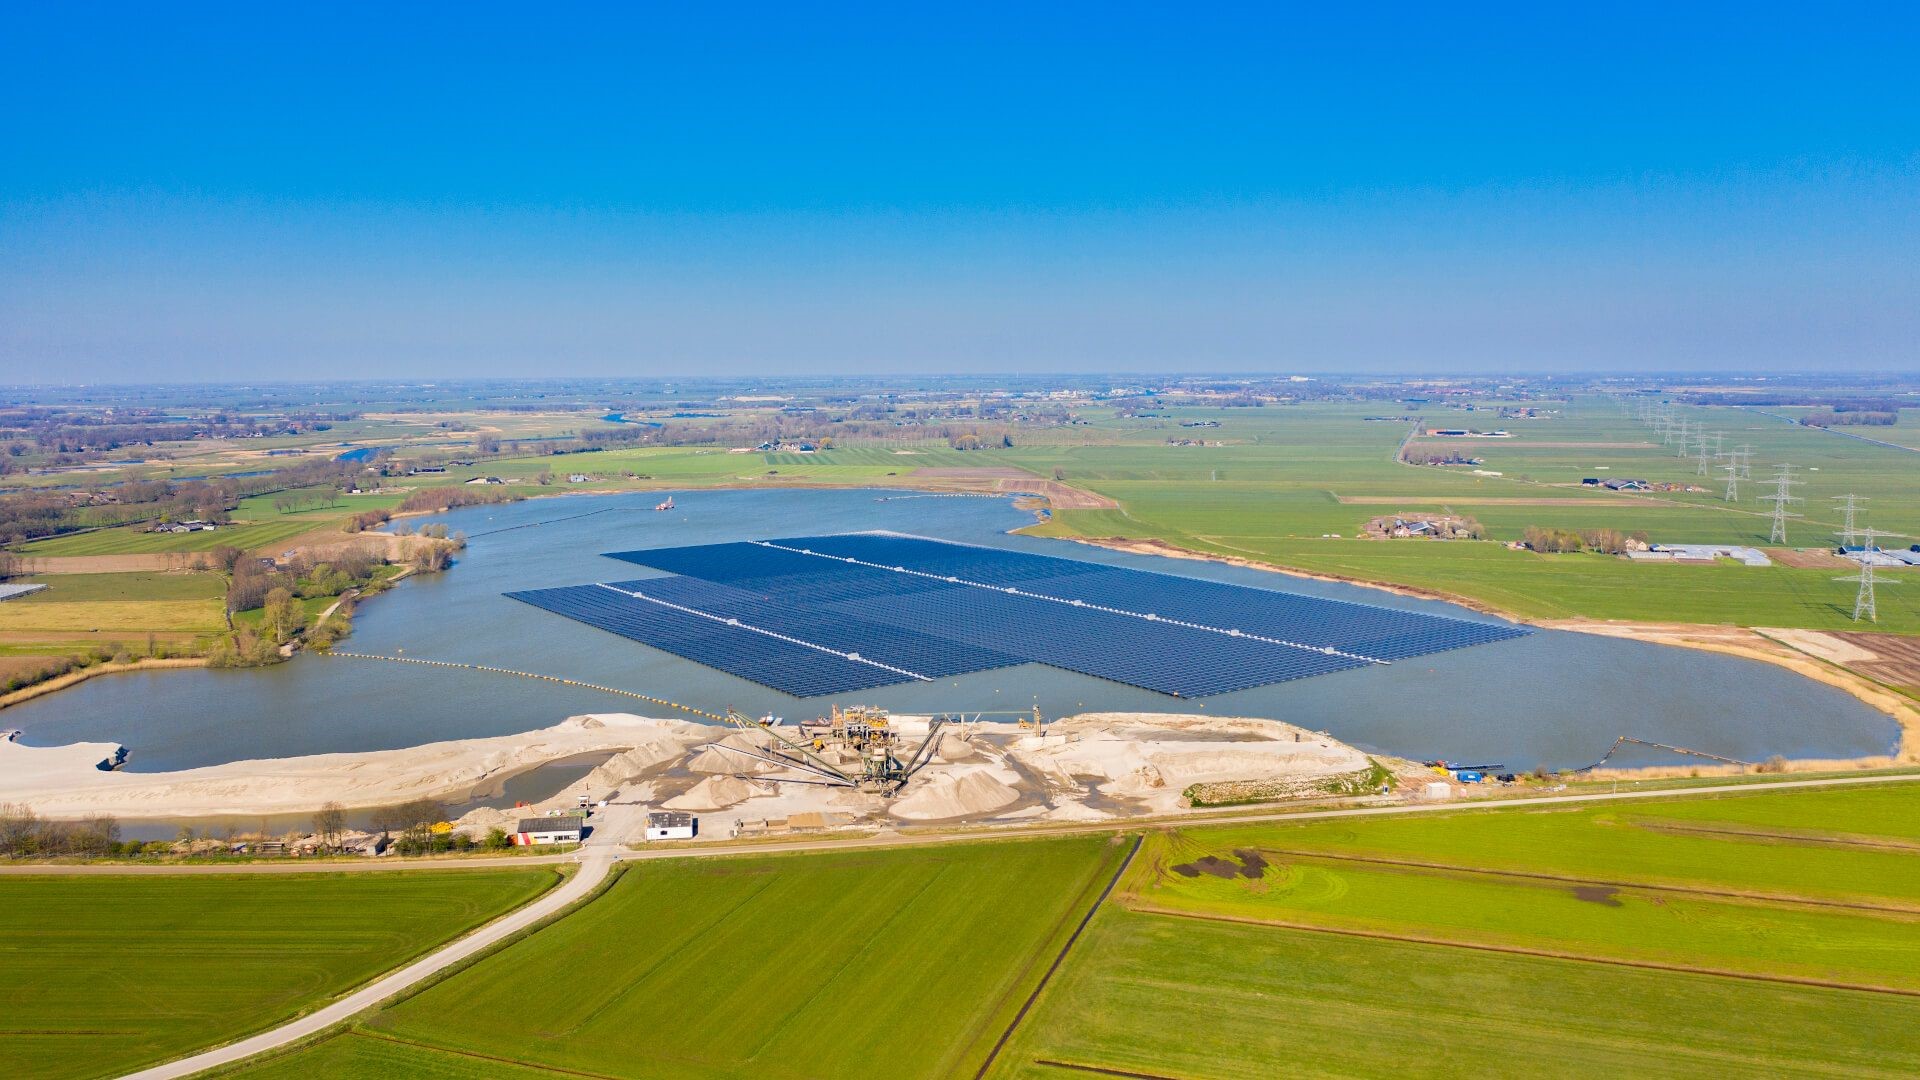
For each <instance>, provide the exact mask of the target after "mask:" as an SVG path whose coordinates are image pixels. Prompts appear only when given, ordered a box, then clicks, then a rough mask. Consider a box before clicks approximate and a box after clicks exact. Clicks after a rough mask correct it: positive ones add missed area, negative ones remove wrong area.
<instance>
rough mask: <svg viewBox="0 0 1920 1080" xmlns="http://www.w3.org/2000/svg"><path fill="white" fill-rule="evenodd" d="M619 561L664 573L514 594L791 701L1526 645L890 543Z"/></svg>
mask: <svg viewBox="0 0 1920 1080" xmlns="http://www.w3.org/2000/svg"><path fill="white" fill-rule="evenodd" d="M612 557H613V558H617V559H622V560H624V561H627V562H632V563H638V564H640V565H643V566H649V567H652V568H654V569H657V570H662V571H666V572H668V573H669V574H670V575H672V576H668V577H659V578H647V579H640V580H633V581H623V582H612V583H605V584H599V585H583V586H574V587H570V588H564V589H542V590H536V591H533V592H525V593H509V594H508V595H509V596H512V597H513V598H515V599H518V600H523V601H526V602H527V603H530V604H534V605H535V606H538V607H542V608H545V609H546V610H549V611H554V612H556V613H558V614H561V615H565V616H567V617H569V618H573V619H577V620H579V621H581V622H585V623H588V624H590V625H594V626H598V627H600V628H602V629H605V630H608V631H610V632H612V633H616V634H620V635H622V636H625V637H628V638H631V639H632V640H635V641H640V642H643V643H645V644H647V645H651V646H653V647H656V648H660V649H663V650H666V651H668V652H672V653H675V654H677V655H680V656H683V657H686V658H687V659H690V660H694V661H696V662H698V663H702V664H706V665H708V666H710V667H715V668H719V669H720V670H723V671H727V672H730V673H732V674H735V675H739V676H740V677H742V678H746V679H751V680H753V681H755V682H759V683H762V684H763V685H766V686H771V687H773V688H775V689H777V690H781V691H784V692H786V693H790V694H794V695H796V696H801V697H811V696H816V695H821V694H832V693H840V692H845V691H849V690H857V689H866V688H870V687H875V686H884V685H888V684H890V683H897V682H908V681H916V680H927V679H936V678H944V677H948V676H952V675H959V674H964V673H968V672H974V671H982V670H987V669H990V668H995V667H1004V666H1008V665H1012V664H1021V663H1028V662H1038V663H1043V664H1048V665H1051V666H1053V667H1058V668H1062V669H1065V670H1069V671H1077V672H1080V673H1082V674H1086V675H1092V676H1096V677H1099V678H1104V679H1110V680H1113V681H1116V682H1121V683H1126V684H1128V685H1131V686H1138V687H1143V688H1145V689H1149V690H1155V691H1159V692H1161V693H1165V694H1172V695H1176V696H1181V697H1202V696H1207V695H1212V694H1220V693H1226V692H1229V691H1233V690H1243V689H1248V688H1251V687H1255V686H1264V685H1267V684H1270V683H1276V682H1284V681H1287V680H1289V679H1300V678H1308V677H1311V676H1314V675H1324V674H1327V673H1330V672H1335V671H1343V670H1349V669H1352V668H1359V667H1367V666H1370V665H1375V664H1384V663H1390V662H1392V661H1395V660H1402V659H1406V658H1408V657H1412V656H1421V655H1426V654H1429V653H1434V652H1441V651H1445V650H1448V649H1457V648H1464V647H1467V646H1471V645H1478V644H1485V643H1487V642H1492V641H1499V640H1503V639H1506V638H1511V637H1517V636H1520V635H1522V634H1525V633H1528V632H1529V631H1527V630H1526V629H1525V628H1522V627H1516V626H1512V625H1510V624H1505V623H1494V622H1477V621H1472V620H1466V619H1456V618H1448V617H1444V616H1437V615H1430V614H1427V613H1425V612H1415V611H1406V610H1403V609H1399V608H1388V607H1381V606H1377V605H1371V604H1357V603H1352V602H1349V601H1342V600H1329V599H1326V598H1323V597H1316V596H1304V595H1300V594H1296V593H1285V592H1277V591H1274V590H1269V589H1256V588H1249V587H1246V586H1241V585H1229V584H1225V583H1222V582H1215V581H1204V580H1199V579H1194V578H1186V577H1179V576H1177V575H1172V574H1161V573H1154V572H1150V571H1141V570H1133V569H1129V568H1124V567H1114V566H1108V565H1104V564H1100V563H1090V562H1081V561H1078V560H1074V559H1062V558H1055V557H1052V556H1046V555H1034V554H1030V553H1027V552H1021V551H1007V550H1001V549H997V548H985V547H976V546H971V545H965V544H954V543H949V542H946V541H940V540H931V539H927V538H924V537H913V536H902V535H898V534H891V533H856V534H848V535H840V536H812V537H799V538H796V539H790V540H777V541H751V542H744V543H731V544H703V545H697V546H690V547H678V548H661V549H655V550H650V551H626V552H617V553H615V554H614V555H613V556H612Z"/></svg>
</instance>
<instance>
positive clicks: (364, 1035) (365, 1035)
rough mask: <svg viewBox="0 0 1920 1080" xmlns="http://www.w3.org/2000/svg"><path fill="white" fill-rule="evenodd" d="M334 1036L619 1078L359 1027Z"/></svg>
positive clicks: (596, 1079)
mask: <svg viewBox="0 0 1920 1080" xmlns="http://www.w3.org/2000/svg"><path fill="white" fill-rule="evenodd" d="M334 1038H336V1039H340V1038H346V1039H372V1040H374V1041H375V1042H384V1043H393V1044H394V1045H396V1046H411V1047H414V1048H415V1049H419V1050H426V1051H429V1052H431V1053H435V1054H447V1055H449V1056H451V1057H463V1058H475V1059H477V1060H480V1061H492V1062H497V1063H498V1064H501V1065H517V1066H519V1067H520V1068H523V1069H532V1070H533V1071H535V1072H548V1073H555V1074H558V1075H561V1076H584V1077H588V1078H589V1080H620V1078H619V1077H617V1076H611V1075H609V1074H607V1073H597V1072H587V1071H586V1070H584V1069H569V1068H567V1067H566V1066H564V1065H543V1064H541V1063H539V1062H537V1061H521V1060H520V1059H519V1058H510V1057H498V1056H496V1055H493V1054H482V1053H480V1052H479V1051H477V1050H455V1049H453V1048H451V1047H447V1046H435V1045H433V1044H432V1043H423V1042H414V1041H413V1040H412V1039H400V1038H395V1037H394V1036H392V1035H382V1034H379V1033H377V1032H372V1031H366V1030H363V1029H361V1028H348V1029H347V1030H345V1031H343V1032H341V1033H340V1034H338V1035H336V1036H334Z"/></svg>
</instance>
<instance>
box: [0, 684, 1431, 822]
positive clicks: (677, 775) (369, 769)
mask: <svg viewBox="0 0 1920 1080" xmlns="http://www.w3.org/2000/svg"><path fill="white" fill-rule="evenodd" d="M890 723H891V725H892V730H894V731H895V732H896V733H897V736H898V738H899V740H900V742H899V746H898V752H899V753H900V754H901V756H902V757H903V758H907V757H909V756H910V755H911V754H912V753H913V752H914V751H915V750H917V749H918V748H919V747H920V746H921V744H923V743H925V742H927V740H928V739H929V738H930V737H931V738H932V739H933V741H934V744H933V746H931V747H928V749H929V751H930V754H929V761H928V763H927V764H926V765H925V767H923V768H922V769H921V770H920V771H918V772H916V773H914V774H913V776H912V778H911V779H910V780H909V781H908V783H907V786H906V787H905V788H904V789H902V790H901V791H900V793H899V794H897V795H896V796H894V797H892V798H885V797H882V796H880V795H877V794H872V793H868V792H862V791H858V790H854V789H851V788H845V787H830V786H823V785H821V784H820V783H819V782H818V776H817V775H816V774H809V773H806V772H802V771H800V770H797V769H791V768H786V767H783V766H781V765H779V764H777V763H772V762H769V761H766V760H756V759H755V757H753V756H751V755H750V754H743V753H740V752H739V751H742V750H745V751H752V752H755V753H759V754H761V755H762V757H763V758H764V757H765V756H767V755H768V754H771V755H774V756H778V755H779V754H781V753H783V752H784V751H783V747H782V746H781V745H780V744H779V743H777V742H776V741H775V739H774V737H773V736H772V735H771V734H769V733H768V732H766V731H762V730H758V729H748V730H736V729H732V728H726V727H720V726H716V725H709V724H698V723H694V722H691V721H685V720H670V719H650V718H647V717H640V716H634V715H631V714H627V713H593V714H589V715H585V716H575V717H572V718H570V719H568V720H566V721H565V722H563V723H560V724H557V725H555V726H553V727H550V728H543V729H540V730H538V731H530V732H525V733H522V734H519V735H506V736H500V737H497V738H489V739H459V740H453V741H449V742H438V743H429V744H426V745H423V746H415V747H409V748H405V749H400V750H387V751H376V752H371V753H358V754H322V755H314V756H308V757H293V758H282V759H277V760H253V761H236V762H232V763H229V764H225V765H215V766H210V767H207V768H201V769H188V770H183V771H178V772H166V773H128V772H107V771H103V770H101V769H100V768H99V767H98V763H99V762H100V761H102V760H103V759H107V758H111V757H112V756H113V754H114V752H115V751H116V750H117V749H118V748H117V747H116V746H115V745H114V744H111V743H78V744H73V745H69V746H59V747H31V746H23V745H21V744H18V743H0V802H13V803H24V804H26V805H28V806H30V807H32V808H33V809H34V810H35V811H37V812H39V813H40V814H42V815H45V816H48V817H56V818H76V817H83V816H87V815H90V814H113V815H116V816H122V817H130V818H136V819H173V818H204V817H222V816H229V817H253V816H267V815H275V814H300V813H310V812H312V811H313V810H315V809H317V808H318V807H320V806H321V805H323V804H325V803H327V802H338V803H340V804H342V805H343V806H345V807H347V808H348V809H356V808H366V807H374V806H384V805H392V804H395V803H400V802H405V801H407V800H410V799H418V798H433V799H439V800H442V801H444V802H460V801H466V800H469V799H472V798H475V797H479V796H483V795H487V794H491V793H494V792H497V791H498V790H499V788H500V785H501V783H502V782H503V781H504V780H505V779H506V778H508V777H510V776H513V775H515V774H516V773H520V772H523V771H526V770H528V769H531V768H534V767H536V766H538V765H540V764H542V763H545V762H548V761H554V760H558V759H561V758H568V757H573V756H575V755H579V754H583V753H589V752H601V751H604V752H608V753H609V754H611V755H612V756H611V757H610V758H609V760H608V761H607V762H606V763H605V764H603V765H601V766H599V767H598V768H596V769H594V770H593V771H592V772H591V773H590V774H588V776H587V777H586V778H584V779H583V780H581V781H579V782H577V783H575V784H574V785H572V786H570V787H569V788H567V789H566V790H563V791H561V792H559V793H557V794H556V795H554V796H553V797H552V798H550V799H547V800H545V801H543V802H542V803H541V804H539V805H538V806H536V807H534V808H531V809H529V810H526V811H524V813H529V814H531V813H538V812H540V811H542V810H546V809H555V808H566V807H570V806H572V805H574V804H575V803H576V801H577V799H578V797H579V795H581V794H585V793H591V795H592V797H593V798H595V799H606V798H613V799H615V800H616V801H617V802H618V803H620V804H622V805H623V806H629V807H631V806H644V807H646V808H649V809H668V810H687V811H691V812H694V813H696V814H699V815H700V817H701V820H702V825H701V829H702V834H703V835H706V836H709V837H713V836H721V837H724V836H729V835H734V834H736V833H741V832H744V831H747V830H750V829H753V828H766V827H768V825H769V823H776V824H779V825H784V823H785V822H787V821H789V820H806V819H808V818H811V819H812V820H813V821H814V822H815V823H816V825H817V827H831V826H835V825H838V826H849V827H859V826H862V825H865V826H867V827H871V826H872V825H875V824H895V823H898V824H914V823H945V822H953V823H960V822H966V823H989V824H990V823H994V822H1003V823H1007V824H1014V823H1019V822H1025V821H1035V820H1041V821H1062V820H1070V821H1087V820H1099V819H1105V818H1120V817H1127V816H1134V815H1139V814H1166V813H1176V812H1179V811H1183V810H1186V809H1188V799H1187V795H1186V793H1187V792H1188V791H1189V790H1191V789H1193V788H1194V787H1195V785H1202V786H1205V785H1218V784H1230V785H1254V786H1255V787H1256V788H1257V789H1258V790H1260V791H1261V792H1263V793H1264V794H1267V795H1269V796H1271V797H1275V798H1285V797H1289V796H1299V795H1311V796H1320V795H1323V794H1325V793H1326V792H1327V791H1328V790H1329V785H1334V784H1338V783H1352V782H1354V781H1355V780H1356V779H1364V778H1365V777H1366V776H1367V775H1369V772H1368V770H1369V769H1370V768H1371V766H1372V762H1371V760H1370V759H1369V758H1368V757H1367V755H1365V754H1363V753H1361V752H1360V751H1358V750H1355V749H1354V748H1353V747H1350V746H1347V745H1346V744H1344V743H1341V742H1339V741H1338V740H1335V739H1333V738H1331V737H1329V736H1327V735H1325V734H1322V733H1319V732H1314V731H1308V730H1306V729H1304V728H1299V727H1295V726H1293V725H1290V724H1285V723H1282V722H1280V721H1276V720H1262V719H1254V718H1236V717H1214V716H1189V715H1162V714H1136V713H1092V714H1087V715H1083V716H1077V717H1070V718H1067V719H1064V720H1060V721H1056V722H1054V723H1052V724H1049V725H1048V726H1047V728H1046V730H1045V732H1044V733H1042V732H1038V731H1035V730H1032V729H1030V728H1022V727H1019V726H1018V725H1016V724H992V723H973V724H967V725H958V724H949V725H946V726H945V727H942V728H940V729H939V730H938V731H934V730H933V728H932V724H931V722H930V721H929V720H928V718H926V717H911V716H896V717H893V718H892V719H891V721H890ZM782 734H785V735H787V736H788V737H789V738H792V737H797V732H796V731H795V729H791V728H788V729H782ZM821 753H822V754H823V755H826V756H828V757H832V756H833V755H835V754H836V753H838V754H840V755H841V756H840V758H839V759H838V760H839V762H840V764H841V765H842V766H845V767H849V768H855V771H857V759H854V758H852V757H849V756H847V755H846V753H845V751H836V750H834V749H833V748H832V747H829V748H828V749H826V750H823V751H821ZM789 756H791V755H790V754H789ZM1402 764H1403V763H1402ZM522 812H523V811H516V810H476V811H473V812H472V813H469V814H467V815H466V816H465V817H463V818H462V819H461V821H460V824H461V826H462V827H463V828H467V829H471V830H474V831H484V830H485V829H486V828H489V827H492V826H495V825H503V824H507V823H508V821H509V819H511V818H513V817H515V816H516V815H517V814H519V813H522ZM623 816H624V817H626V818H627V820H629V821H632V820H636V818H635V816H634V815H631V814H627V815H623Z"/></svg>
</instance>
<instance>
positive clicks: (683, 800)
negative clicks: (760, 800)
mask: <svg viewBox="0 0 1920 1080" xmlns="http://www.w3.org/2000/svg"><path fill="white" fill-rule="evenodd" d="M773 793H774V792H773V785H771V784H765V783H761V782H759V781H757V780H747V779H743V778H742V777H738V776H709V777H707V778H706V779H705V780H702V781H700V782H699V783H697V784H695V785H693V787H691V788H689V789H688V790H687V793H686V794H685V795H681V796H678V797H676V798H672V799H668V800H667V801H666V802H665V803H663V804H662V805H663V806H665V807H666V808H667V809H669V810H724V809H726V808H727V807H729V806H736V805H738V804H740V803H743V802H746V801H747V800H748V799H751V798H755V797H757V796H761V795H771V794H773Z"/></svg>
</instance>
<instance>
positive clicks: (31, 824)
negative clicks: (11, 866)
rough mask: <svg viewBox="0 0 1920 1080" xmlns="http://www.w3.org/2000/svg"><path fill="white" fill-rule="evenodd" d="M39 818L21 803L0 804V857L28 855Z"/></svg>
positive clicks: (37, 828) (31, 849)
mask: <svg viewBox="0 0 1920 1080" xmlns="http://www.w3.org/2000/svg"><path fill="white" fill-rule="evenodd" d="M39 832H40V816H39V815H38V814H35V813H34V812H33V808H32V807H30V806H26V805H23V804H21V803H0V855H30V854H32V853H33V840H34V837H35V836H37V835H39Z"/></svg>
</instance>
